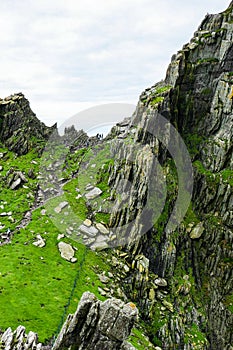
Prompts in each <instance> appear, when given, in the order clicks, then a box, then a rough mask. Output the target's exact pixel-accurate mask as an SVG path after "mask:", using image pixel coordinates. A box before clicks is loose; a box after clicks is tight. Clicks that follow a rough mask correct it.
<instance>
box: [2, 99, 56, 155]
mask: <svg viewBox="0 0 233 350" xmlns="http://www.w3.org/2000/svg"><path fill="white" fill-rule="evenodd" d="M56 129H57V126H56V124H55V125H54V126H52V127H51V128H50V127H47V126H45V124H44V123H42V122H40V121H39V119H38V118H37V117H36V115H35V114H34V113H33V112H32V110H31V108H30V105H29V102H28V100H27V99H26V98H25V97H24V95H23V94H22V93H18V94H14V95H11V96H9V97H6V98H5V99H0V141H1V142H2V143H3V144H4V145H6V146H7V147H8V148H9V149H10V150H12V151H14V152H16V153H17V154H19V155H21V154H25V153H27V152H28V151H29V150H30V149H32V148H33V147H35V145H36V144H37V143H38V142H39V141H44V140H47V139H48V138H49V136H50V135H51V133H52V132H54V131H55V130H56Z"/></svg>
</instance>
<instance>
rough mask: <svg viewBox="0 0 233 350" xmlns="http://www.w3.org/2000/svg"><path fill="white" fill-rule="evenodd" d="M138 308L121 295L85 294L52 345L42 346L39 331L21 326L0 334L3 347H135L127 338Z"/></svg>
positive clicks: (19, 349) (129, 349)
mask: <svg viewBox="0 0 233 350" xmlns="http://www.w3.org/2000/svg"><path fill="white" fill-rule="evenodd" d="M137 317H138V310H137V308H136V306H135V305H134V304H133V303H128V304H124V303H123V302H122V301H121V300H118V299H114V298H113V299H108V300H106V301H104V302H101V301H99V300H98V299H97V298H96V297H95V295H94V294H92V293H90V292H86V293H84V294H83V296H82V298H81V300H80V302H79V305H78V308H77V311H76V312H75V314H74V315H69V316H68V317H67V320H66V322H65V323H64V325H63V327H62V329H61V332H60V334H59V335H58V337H57V339H56V340H55V342H54V344H53V345H47V346H43V345H42V344H41V343H39V342H38V337H37V334H36V333H33V332H29V333H28V334H26V333H25V327H23V326H19V327H18V328H17V329H16V330H15V331H14V332H13V331H12V330H11V328H8V329H7V330H6V331H5V332H4V333H3V334H2V335H0V348H1V349H5V350H14V349H15V350H16V349H17V350H26V349H28V350H29V349H33V350H41V349H52V350H65V349H77V350H78V349H79V350H88V349H90V350H93V349H95V350H134V349H135V348H134V347H133V346H132V345H131V344H129V343H127V342H126V339H127V338H128V337H129V335H130V332H131V329H132V327H133V325H134V322H135V321H136V320H137Z"/></svg>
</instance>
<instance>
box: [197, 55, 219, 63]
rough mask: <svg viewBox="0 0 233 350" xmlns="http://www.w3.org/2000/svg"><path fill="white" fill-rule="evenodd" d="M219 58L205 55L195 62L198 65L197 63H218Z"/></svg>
mask: <svg viewBox="0 0 233 350" xmlns="http://www.w3.org/2000/svg"><path fill="white" fill-rule="evenodd" d="M218 62H219V60H218V58H215V57H206V58H200V59H198V60H197V61H196V62H195V64H197V65H199V64H205V63H218Z"/></svg>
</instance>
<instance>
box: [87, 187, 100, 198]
mask: <svg viewBox="0 0 233 350" xmlns="http://www.w3.org/2000/svg"><path fill="white" fill-rule="evenodd" d="M101 193H102V191H101V189H100V188H98V187H94V188H93V189H92V190H91V191H90V192H88V193H86V194H85V197H86V199H88V200H90V199H95V198H97V197H99V196H100V195H101Z"/></svg>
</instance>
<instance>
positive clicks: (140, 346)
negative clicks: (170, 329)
mask: <svg viewBox="0 0 233 350" xmlns="http://www.w3.org/2000/svg"><path fill="white" fill-rule="evenodd" d="M128 341H129V342H130V343H131V344H132V345H133V346H134V347H135V349H137V350H145V349H148V350H150V349H154V347H153V345H152V344H151V342H150V341H149V339H148V338H147V337H146V336H145V334H143V331H142V329H141V328H133V329H132V332H131V335H130V337H129V339H128Z"/></svg>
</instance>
